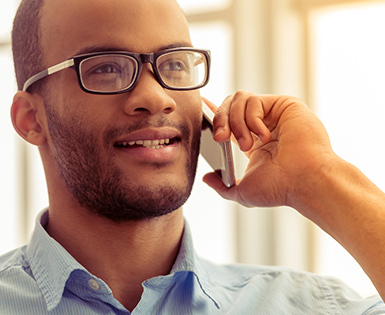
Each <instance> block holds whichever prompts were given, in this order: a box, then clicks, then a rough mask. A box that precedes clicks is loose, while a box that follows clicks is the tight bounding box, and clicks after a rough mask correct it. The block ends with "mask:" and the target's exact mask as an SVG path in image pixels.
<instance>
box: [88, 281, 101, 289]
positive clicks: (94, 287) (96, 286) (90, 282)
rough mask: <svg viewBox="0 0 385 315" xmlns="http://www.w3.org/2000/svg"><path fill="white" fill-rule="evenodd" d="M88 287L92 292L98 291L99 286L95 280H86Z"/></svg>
mask: <svg viewBox="0 0 385 315" xmlns="http://www.w3.org/2000/svg"><path fill="white" fill-rule="evenodd" d="M88 285H89V286H90V288H91V289H92V290H95V291H98V290H99V289H100V284H99V283H98V282H97V281H96V280H95V279H90V280H88Z"/></svg>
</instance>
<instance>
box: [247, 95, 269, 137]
mask: <svg viewBox="0 0 385 315" xmlns="http://www.w3.org/2000/svg"><path fill="white" fill-rule="evenodd" d="M264 118H265V110H264V106H263V102H262V99H261V98H259V97H251V98H250V99H249V100H248V102H247V105H246V110H245V119H246V125H247V127H248V128H249V130H251V131H252V132H253V133H254V135H255V136H256V137H258V139H259V140H260V141H261V142H262V143H267V142H269V140H270V137H271V134H270V130H269V129H268V128H267V127H266V125H265V123H264Z"/></svg>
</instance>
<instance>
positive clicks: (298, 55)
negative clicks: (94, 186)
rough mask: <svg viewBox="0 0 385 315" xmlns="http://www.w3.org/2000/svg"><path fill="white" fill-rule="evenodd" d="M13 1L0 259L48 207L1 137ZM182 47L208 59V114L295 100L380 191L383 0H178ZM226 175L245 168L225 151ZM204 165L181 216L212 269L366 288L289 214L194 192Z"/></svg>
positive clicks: (27, 152) (1, 43) (329, 244)
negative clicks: (266, 99) (259, 98)
mask: <svg viewBox="0 0 385 315" xmlns="http://www.w3.org/2000/svg"><path fill="white" fill-rule="evenodd" d="M18 3H19V0H7V1H1V3H0V67H1V76H0V89H1V90H0V92H1V93H0V97H1V106H0V143H1V155H0V200H1V202H2V206H1V207H0V254H2V253H5V252H7V251H9V250H11V249H13V248H15V247H17V246H21V245H23V244H25V243H26V242H27V241H28V239H29V237H30V235H31V232H32V230H33V226H34V221H35V217H36V215H37V214H38V213H39V212H40V211H41V210H42V209H44V208H45V207H47V206H48V199H47V193H46V186H45V179H44V173H43V169H42V166H41V162H40V158H39V155H38V152H37V149H36V148H34V147H32V146H30V145H28V144H26V143H24V142H23V141H22V140H21V139H20V138H19V137H18V136H17V135H16V133H15V132H14V131H13V128H12V125H11V122H10V118H9V109H10V105H11V102H12V97H13V94H14V93H15V91H16V84H15V79H14V74H13V64H12V59H11V48H10V30H11V24H12V19H13V16H14V12H15V10H16V8H17V5H18ZM179 3H180V5H181V6H182V7H183V9H184V11H185V13H186V15H187V17H188V20H189V23H190V26H191V34H192V38H193V43H194V45H195V46H196V47H198V48H208V49H210V50H211V51H212V59H213V64H212V67H213V68H212V77H211V81H210V84H209V85H208V86H207V87H206V88H204V89H203V90H202V95H204V96H206V97H207V98H209V99H211V100H212V101H214V102H215V103H217V104H218V105H219V104H220V103H221V101H222V100H223V99H224V98H225V97H226V96H227V95H228V94H230V93H233V92H234V91H236V90H239V89H246V90H251V91H253V92H256V93H276V94H290V95H295V96H298V97H300V98H302V99H304V100H305V101H306V102H307V103H308V104H309V106H310V107H311V108H312V110H314V111H315V112H316V113H317V115H318V116H319V117H320V118H321V120H322V121H323V123H324V124H325V126H326V128H327V129H328V131H329V133H330V137H331V141H332V144H333V148H334V150H335V151H336V152H337V153H338V154H339V155H340V156H341V157H343V158H344V159H346V160H348V161H349V162H352V163H353V164H355V165H356V166H358V167H359V168H360V169H361V170H362V171H363V172H364V173H365V174H366V175H367V176H368V177H369V178H370V179H371V180H372V181H373V182H375V183H376V184H377V185H378V186H379V187H380V188H381V189H382V190H385V176H384V172H385V167H384V166H383V161H385V150H384V148H383V144H382V142H381V139H382V137H383V136H384V135H385V124H384V118H385V97H384V93H383V91H384V87H385V75H384V74H385V58H384V57H385V41H384V40H383V38H384V33H385V18H384V17H385V1H371V0H236V1H235V0H194V1H191V0H179ZM234 155H235V158H236V164H237V165H236V168H237V173H238V174H241V173H242V170H243V169H244V168H245V164H246V159H245V158H244V157H243V155H242V153H240V152H239V151H237V150H234ZM208 171H209V167H208V166H207V164H206V163H205V161H204V160H201V161H200V163H199V169H198V176H197V179H196V184H195V187H194V190H193V193H192V196H191V198H190V199H189V201H188V202H187V204H186V206H185V216H186V218H187V219H188V221H189V224H190V226H191V229H192V232H193V236H194V242H195V247H196V249H197V251H198V253H199V254H200V255H201V256H203V257H206V258H207V259H210V260H212V261H215V262H218V263H230V262H241V263H248V264H269V265H286V266H291V267H294V268H301V269H305V270H308V271H311V272H316V273H319V274H323V275H332V276H337V277H339V278H341V279H342V280H344V281H345V282H346V283H347V284H349V285H350V286H352V287H353V288H354V289H355V290H356V291H358V292H359V293H361V294H362V295H363V296H368V295H371V294H373V293H375V290H374V288H373V286H372V284H371V282H370V281H369V279H368V278H367V277H366V275H365V274H364V272H363V271H362V269H361V268H360V267H359V266H358V264H357V263H356V262H355V261H354V260H353V259H352V258H351V257H350V256H349V255H348V254H347V253H346V251H345V250H344V249H343V248H342V247H341V246H340V245H339V244H337V243H336V242H335V241H334V240H333V239H331V238H330V237H329V236H327V235H326V234H325V233H323V232H322V231H321V230H320V229H318V228H317V227H316V226H314V225H313V224H312V223H310V222H309V221H307V220H306V219H304V218H302V217H301V216H300V215H299V214H297V212H296V211H295V210H293V209H290V208H286V207H281V208H274V209H261V208H255V209H245V208H243V207H241V206H239V205H237V204H235V203H232V202H227V201H224V200H222V199H221V198H220V197H218V196H217V195H216V194H215V193H214V192H213V191H211V190H210V189H209V188H208V187H206V186H205V185H204V184H203V183H202V181H201V178H202V176H203V175H204V174H205V173H206V172H208Z"/></svg>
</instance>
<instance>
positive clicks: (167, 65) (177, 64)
mask: <svg viewBox="0 0 385 315" xmlns="http://www.w3.org/2000/svg"><path fill="white" fill-rule="evenodd" d="M159 70H161V71H186V70H188V68H187V67H186V66H185V64H184V62H182V61H179V60H170V61H166V62H163V63H162V64H161V65H160V67H159Z"/></svg>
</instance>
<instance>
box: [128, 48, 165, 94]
mask: <svg viewBox="0 0 385 315" xmlns="http://www.w3.org/2000/svg"><path fill="white" fill-rule="evenodd" d="M139 57H140V62H139V70H138V73H137V77H136V80H135V82H134V84H133V86H132V87H131V89H130V90H132V89H133V88H134V87H135V86H136V83H137V82H138V80H139V78H140V76H141V74H142V70H143V65H144V64H146V63H150V64H151V67H152V71H153V73H154V76H155V79H156V81H157V82H158V83H159V84H160V85H161V86H162V87H165V84H164V83H163V81H162V79H161V77H160V75H159V73H158V70H157V68H156V65H155V56H154V54H153V53H152V54H140V55H139Z"/></svg>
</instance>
